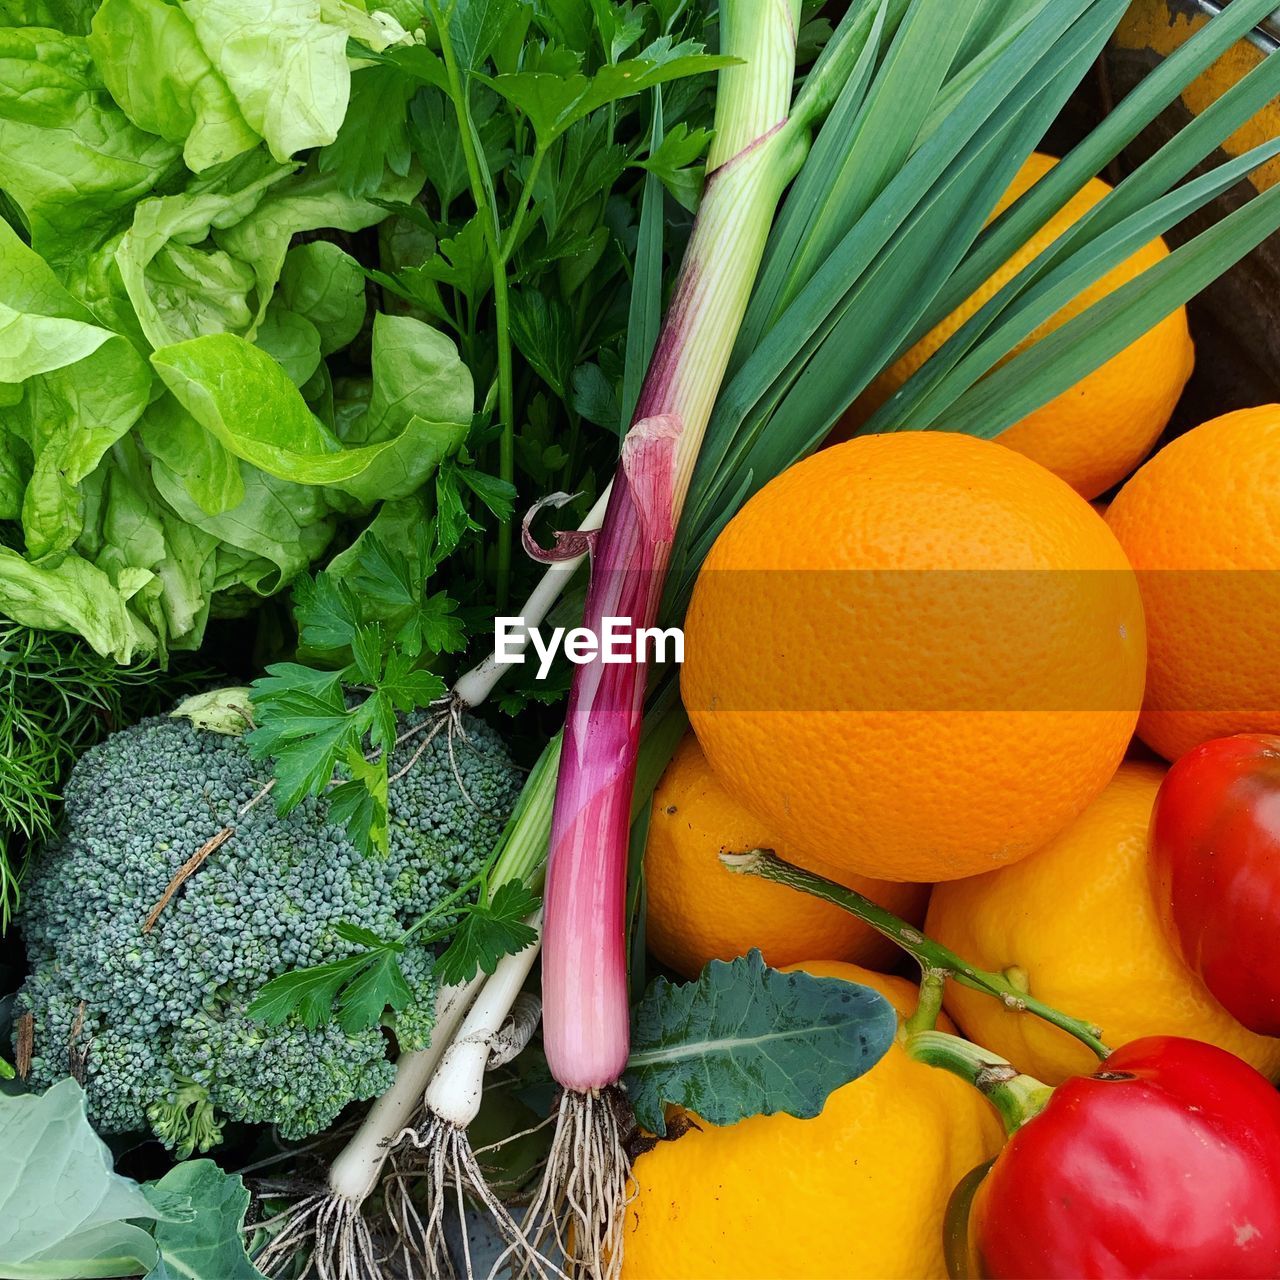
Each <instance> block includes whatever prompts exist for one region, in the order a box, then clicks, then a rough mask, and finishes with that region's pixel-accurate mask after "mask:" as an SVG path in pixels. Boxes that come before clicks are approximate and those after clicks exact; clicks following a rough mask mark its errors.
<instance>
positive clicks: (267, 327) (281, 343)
mask: <svg viewBox="0 0 1280 1280" xmlns="http://www.w3.org/2000/svg"><path fill="white" fill-rule="evenodd" d="M255 345H256V346H258V347H260V348H261V349H262V350H263V351H265V352H266V353H267V354H268V355H269V356H270V357H271V358H272V359H273V360H274V361H275V362H276V364H278V365H279V366H280V368H281V369H283V370H284V373H285V377H287V378H288V379H289V381H290V382H292V383H293V385H294V386H295V387H297V388H298V389H299V390H301V389H302V388H303V387H305V386H306V385H307V383H308V382H310V381H311V378H312V376H313V375H314V374H315V372H316V370H317V369H319V367H320V332H319V330H318V329H317V328H316V327H315V325H313V324H312V323H311V321H310V320H308V319H307V317H306V316H302V315H299V314H298V313H297V312H296V311H290V310H289V308H288V307H286V306H284V304H283V303H280V302H276V301H274V300H273V301H272V303H271V305H270V306H269V307H268V308H267V314H266V315H265V316H263V317H262V323H261V324H260V325H259V326H258V336H257V338H256V339H255ZM303 398H304V399H305V398H306V397H305V396H304V397H303Z"/></svg>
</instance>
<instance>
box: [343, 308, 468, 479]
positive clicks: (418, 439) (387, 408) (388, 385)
mask: <svg viewBox="0 0 1280 1280" xmlns="http://www.w3.org/2000/svg"><path fill="white" fill-rule="evenodd" d="M372 367H373V380H372V390H371V392H370V396H369V405H368V409H367V410H366V411H365V412H364V413H363V414H360V415H359V416H356V417H354V418H352V419H349V420H348V421H346V422H345V423H344V424H343V426H342V427H341V428H340V429H339V435H340V436H341V438H342V440H343V442H344V443H345V444H347V445H348V446H352V445H359V446H363V447H369V446H372V445H377V444H382V443H384V442H385V443H389V444H390V446H391V447H389V448H388V449H386V451H385V452H383V453H382V454H381V455H380V456H379V457H378V458H377V459H376V461H375V462H374V463H372V464H371V465H370V467H369V469H368V470H367V471H366V472H365V473H364V474H363V475H361V476H358V477H356V478H355V479H354V480H353V481H352V482H351V483H350V484H348V485H347V486H345V487H346V491H347V492H348V493H350V494H351V495H352V496H353V497H356V498H358V499H360V500H361V501H365V502H372V501H374V500H375V499H377V498H379V497H381V498H403V497H407V496H408V495H409V494H411V493H413V492H414V491H415V490H416V489H417V488H418V487H419V486H420V485H421V484H422V482H423V481H424V480H425V479H427V477H428V476H430V475H431V473H432V472H433V471H434V470H435V468H436V467H437V466H438V465H439V464H440V462H441V461H442V460H443V459H444V458H446V457H448V456H449V455H450V454H452V453H454V452H456V451H457V449H458V447H459V446H460V445H461V444H462V443H463V441H464V440H465V439H466V437H467V431H468V429H469V427H470V424H471V414H472V410H473V408H474V404H475V391H474V388H473V385H472V380H471V370H470V369H468V368H467V366H466V365H465V364H463V363H462V360H461V359H460V358H459V356H458V350H457V348H456V347H455V346H454V344H453V343H452V342H451V341H450V340H449V339H448V338H447V337H445V335H444V334H443V333H441V332H440V331H439V330H438V329H433V328H431V326H430V325H427V324H424V323H423V322H422V321H421V320H415V319H413V318H412V317H410V316H389V315H384V314H381V313H379V314H378V315H376V316H375V317H374V320H373V352H372Z"/></svg>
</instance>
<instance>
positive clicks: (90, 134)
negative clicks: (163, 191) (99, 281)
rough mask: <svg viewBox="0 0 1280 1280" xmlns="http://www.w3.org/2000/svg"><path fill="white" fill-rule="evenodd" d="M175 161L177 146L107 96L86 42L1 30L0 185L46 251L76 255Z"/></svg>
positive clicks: (111, 227)
mask: <svg viewBox="0 0 1280 1280" xmlns="http://www.w3.org/2000/svg"><path fill="white" fill-rule="evenodd" d="M178 167H179V161H178V149H177V148H176V147H175V146H174V145H173V144H172V143H171V142H167V141H166V140H165V139H163V138H158V137H156V136H155V135H153V134H149V133H144V132H143V131H142V130H140V129H138V128H136V127H135V126H134V125H133V124H132V123H130V121H129V119H128V117H127V116H126V115H125V114H124V112H123V111H121V110H120V109H119V107H117V106H116V104H115V103H114V102H113V101H112V99H111V96H110V95H109V94H108V93H107V91H106V88H105V87H104V86H103V83H102V80H101V77H100V76H99V74H98V71H97V68H96V67H95V66H94V63H93V59H92V58H91V57H90V56H89V51H88V49H87V47H86V44H85V41H84V40H83V39H81V38H79V37H77V36H69V35H64V34H62V33H60V32H58V31H54V30H51V29H48V28H40V27H31V28H22V27H0V188H3V189H4V190H5V192H6V193H7V194H8V195H9V197H10V198H11V199H12V200H13V201H14V202H16V203H17V204H18V205H19V206H20V207H21V209H22V212H23V215H24V217H25V218H26V221H27V224H28V226H29V227H30V230H31V239H32V244H33V246H34V247H35V249H36V251H37V252H38V253H40V254H41V255H42V256H43V257H45V258H46V259H48V260H49V261H50V262H51V263H53V264H54V265H58V264H60V263H62V262H66V261H68V260H71V259H74V258H77V257H79V256H82V255H83V254H84V253H86V252H87V251H89V250H90V249H92V248H93V247H95V246H96V245H98V244H100V243H101V242H102V241H103V240H105V239H106V238H107V237H108V236H110V235H111V234H112V233H113V232H114V231H115V230H117V229H118V227H119V225H120V224H121V222H122V221H124V220H125V219H126V218H127V216H128V210H129V208H130V207H131V206H132V205H133V204H134V203H135V202H136V201H137V200H139V199H140V198H141V197H142V196H144V195H146V194H147V193H148V192H150V191H152V190H153V189H154V188H156V187H157V186H160V185H162V184H163V183H164V182H165V181H166V180H167V179H168V178H169V177H170V176H171V175H172V174H173V173H175V172H177V169H178Z"/></svg>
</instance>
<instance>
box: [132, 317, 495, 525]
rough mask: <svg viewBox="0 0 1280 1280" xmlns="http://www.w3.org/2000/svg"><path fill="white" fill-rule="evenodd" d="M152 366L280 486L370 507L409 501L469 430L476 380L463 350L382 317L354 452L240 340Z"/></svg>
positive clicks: (201, 345)
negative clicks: (319, 490) (322, 489)
mask: <svg viewBox="0 0 1280 1280" xmlns="http://www.w3.org/2000/svg"><path fill="white" fill-rule="evenodd" d="M151 363H152V366H153V367H154V368H155V370H156V372H157V373H158V374H159V375H160V377H161V379H162V380H163V381H164V383H165V385H166V386H167V387H168V388H169V390H170V391H171V392H172V393H173V396H174V398H175V399H176V400H177V401H178V402H179V403H180V404H181V405H182V407H183V408H184V409H186V411H187V412H188V413H189V414H190V415H191V417H192V418H193V419H195V421H196V422H198V423H199V424H200V425H201V426H202V427H204V428H205V429H206V430H207V431H208V432H209V433H210V434H211V435H212V436H214V437H215V439H216V440H217V441H218V443H219V444H221V445H222V446H223V448H224V449H226V450H227V451H228V452H229V453H231V454H233V455H234V456H235V457H237V458H240V459H242V460H243V461H244V462H248V463H250V464H251V465H252V466H254V467H256V468H258V469H260V470H261V471H265V472H266V473H267V474H268V475H272V476H275V477H276V478H277V479H280V480H286V481H293V482H296V483H300V484H304V485H332V486H334V487H336V488H338V489H339V490H341V491H342V492H344V493H348V494H350V495H351V496H352V497H355V498H356V499H357V500H359V501H362V502H373V501H376V500H377V499H379V498H398V497H404V496H405V495H406V494H408V493H411V492H412V491H413V490H414V489H416V488H417V487H418V485H420V484H421V483H422V481H423V480H424V479H426V478H427V476H429V475H430V474H431V472H432V471H433V470H434V469H435V467H436V465H437V464H438V463H439V461H440V459H441V458H442V457H444V456H445V455H446V454H447V453H448V452H450V451H451V450H453V449H456V448H457V446H458V445H459V444H460V443H461V442H462V440H463V439H464V438H465V436H466V432H467V429H468V427H469V425H470V411H471V397H472V390H471V375H470V373H469V372H468V371H467V369H466V367H465V366H464V365H463V364H462V361H461V359H460V358H459V356H458V352H457V349H456V348H455V347H454V345H453V343H452V342H450V341H449V339H448V338H446V337H444V335H443V334H440V333H439V332H437V331H436V330H434V329H431V328H430V327H429V326H427V325H424V324H422V323H421V322H420V321H417V320H412V319H409V318H407V317H388V316H379V317H378V320H377V322H376V323H375V326H374V351H373V365H374V370H375V378H374V393H373V397H372V399H371V401H370V405H369V409H368V411H367V412H366V413H365V414H364V415H363V416H362V417H361V418H360V419H358V420H357V422H356V423H355V424H353V427H352V430H353V433H354V434H355V435H356V437H357V438H356V442H355V443H354V444H353V445H348V446H347V447H344V445H343V442H342V441H341V440H340V439H339V438H338V437H337V436H335V435H334V433H333V432H331V431H330V430H329V429H328V428H327V427H325V426H324V424H323V423H322V422H321V421H320V420H319V419H318V418H317V417H316V416H315V415H314V414H313V413H312V412H311V410H310V409H309V408H308V407H307V403H306V401H305V400H304V399H303V398H302V395H301V393H300V392H299V391H298V389H297V387H295V386H294V385H293V383H292V382H290V380H289V377H288V375H287V374H286V372H285V371H284V370H283V369H282V368H281V367H280V365H279V364H278V363H277V362H276V361H275V360H273V359H272V358H271V356H270V355H268V354H267V353H266V352H265V351H263V350H261V349H260V348H259V347H256V346H254V345H252V344H251V343H248V342H245V341H244V339H242V338H238V337H236V336H235V335H234V334H229V333H224V334H214V335H210V336H206V337H202V338H193V339H191V340H190V341H188V342H183V343H178V344H176V345H174V346H171V347H165V348H163V349H161V350H159V351H156V352H154V353H153V355H152V357H151ZM418 408H421V409H423V410H425V411H427V412H430V413H432V414H433V417H432V419H430V420H429V419H427V418H426V417H425V416H424V415H423V414H422V413H418V412H416V410H417V409H418ZM464 411H465V417H462V414H463V413H464ZM434 415H440V416H442V417H444V418H445V420H444V421H440V420H438V418H437V417H436V416H434ZM450 415H452V420H450Z"/></svg>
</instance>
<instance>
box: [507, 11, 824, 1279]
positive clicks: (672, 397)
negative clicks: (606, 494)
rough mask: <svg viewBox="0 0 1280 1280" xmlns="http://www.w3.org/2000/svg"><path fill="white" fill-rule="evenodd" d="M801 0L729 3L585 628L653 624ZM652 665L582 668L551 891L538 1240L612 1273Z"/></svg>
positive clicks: (775, 137)
mask: <svg viewBox="0 0 1280 1280" xmlns="http://www.w3.org/2000/svg"><path fill="white" fill-rule="evenodd" d="M799 11H800V4H799V0H723V2H722V4H721V6H720V23H721V52H722V53H726V54H729V55H732V56H735V57H737V58H739V59H741V60H742V61H741V63H740V64H737V65H734V66H731V67H728V68H726V69H724V70H722V71H721V72H720V81H719V87H718V95H717V102H716V116H715V139H714V142H713V143H712V147H711V152H710V154H709V156H708V161H707V171H708V178H707V186H706V189H705V193H704V196H703V200H702V204H701V206H700V208H699V211H698V215H697V219H696V222H695V224H694V230H693V235H692V237H691V239H690V242H689V246H688V250H687V252H686V255H685V259H684V263H683V265H682V267H681V271H680V276H679V279H678V281H677V284H676V288H675V292H674V295H673V297H672V301H671V305H670V308H669V310H668V313H667V316H666V318H665V320H664V323H663V327H662V331H661V333H660V334H659V338H658V343H657V347H656V349H655V352H654V356H653V361H652V363H651V365H650V367H649V371H648V374H647V376H646V379H645V383H644V387H643V389H642V391H641V395H640V400H639V404H638V405H637V408H636V414H635V420H634V422H633V425H632V426H631V428H630V430H629V431H628V433H627V436H626V438H625V440H624V442H623V447H622V460H621V465H620V467H619V470H618V472H617V474H616V475H615V478H614V484H613V490H612V493H611V494H610V498H609V503H608V508H607V511H606V514H605V519H604V524H603V526H602V528H601V530H600V532H599V534H598V535H597V537H596V540H595V545H594V551H593V564H592V576H591V581H590V585H589V587H588V590H587V600H586V607H585V614H584V625H585V626H587V627H588V628H590V629H592V630H593V631H595V632H596V633H597V634H599V633H600V631H601V630H602V629H603V623H604V620H605V619H606V618H627V619H629V620H630V621H631V624H632V628H633V630H634V629H635V628H639V627H647V626H650V625H652V623H653V621H654V619H655V616H656V613H657V609H658V605H659V602H660V597H661V593H662V586H663V582H664V578H665V573H666V568H667V562H668V558H669V556H670V552H671V544H672V540H673V538H674V535H675V528H676V524H677V522H678V519H679V514H680V510H681V507H682V506H683V502H684V497H685V494H686V491H687V489H688V485H689V481H690V478H691V475H692V472H693V466H694V463H695V461H696V459H697V454H698V449H699V447H700V445H701V441H702V436H703V433H704V431H705V429H706V425H707V422H708V419H709V418H710V414H711V409H712V406H713V404H714V402H715V399H716V396H717V394H718V393H719V389H720V384H721V381H722V379H723V376H724V371H725V368H726V366H727V364H728V361H729V356H730V352H731V349H732V347H733V343H734V341H735V339H736V336H737V332H738V329H739V327H740V325H741V322H742V317H743V314H744V313H745V310H746V306H747V302H748V299H749V297H750V293H751V289H752V286H753V284H754V281H755V276H756V273H757V271H758V269H759V266H760V261H761V258H762V256H763V253H764V248H765V243H766V240H767V238H768V234H769V230H770V226H771V223H772V219H773V215H774V212H775V211H776V208H777V204H778V201H779V199H780V198H781V195H782V192H783V190H784V189H785V187H786V185H787V183H788V182H789V181H790V179H791V178H792V177H793V176H794V175H795V172H796V170H797V169H798V166H799V163H800V161H801V160H802V159H803V156H804V154H805V150H806V136H805V133H804V130H803V128H800V129H793V128H788V127H787V126H788V111H789V108H790V105H791V92H792V83H793V80H794V76H795V42H796V29H797V23H798V18H799ZM645 676H646V672H645V667H644V664H643V663H642V662H640V661H634V662H629V663H610V664H605V663H603V662H599V661H597V662H595V663H593V664H590V665H587V666H580V667H578V668H577V669H576V671H575V676H574V680H573V684H572V687H571V690H570V694H569V703H568V708H567V713H566V722H565V730H564V743H563V751H562V759H561V765H560V773H559V780H558V784H557V790H556V799H555V808H554V811H553V816H552V828H551V845H550V853H549V860H548V867H547V885H546V891H545V897H544V906H545V911H546V927H545V930H544V937H543V962H542V991H543V1018H544V1027H543V1039H544V1045H545V1048H546V1054H547V1061H548V1063H549V1065H550V1067H551V1070H552V1073H553V1074H554V1076H555V1078H556V1080H557V1081H558V1082H559V1083H560V1084H561V1085H562V1086H563V1088H564V1095H563V1098H562V1102H561V1107H560V1113H559V1117H558V1127H557V1134H556V1138H555V1141H554V1142H553V1146H552V1152H551V1156H550V1159H549V1161H548V1165H547V1172H546V1176H545V1178H544V1181H543V1185H542V1187H541V1189H540V1191H539V1195H538V1197H537V1199H536V1200H535V1203H534V1205H533V1207H532V1209H531V1212H530V1229H531V1231H532V1232H533V1238H534V1240H535V1241H538V1242H546V1241H548V1240H549V1239H550V1238H552V1237H554V1238H555V1239H556V1240H557V1241H558V1242H559V1244H560V1247H561V1249H562V1250H563V1252H564V1254H565V1259H566V1266H567V1267H568V1269H569V1270H570V1271H578V1272H585V1273H586V1274H589V1275H592V1276H596V1277H599V1276H605V1275H615V1274H616V1273H617V1271H618V1269H619V1268H620V1266H621V1258H622V1248H621V1237H620V1234H619V1228H620V1225H621V1216H622V1209H623V1206H624V1205H625V1201H626V1178H627V1161H626V1156H625V1153H624V1151H623V1148H622V1140H623V1138H624V1136H625V1120H623V1119H621V1118H620V1117H621V1116H622V1115H623V1114H624V1112H625V1107H624V1106H620V1105H619V1104H618V1101H617V1099H616V1098H615V1097H614V1096H613V1094H612V1092H611V1091H612V1090H613V1088H614V1086H615V1085H616V1084H617V1081H618V1079H619V1077H620V1076H621V1074H622V1071H623V1068H624V1067H625V1065H626V1061H627V1055H628V1051H629V1044H630V1035H629V1008H628V998H627V973H626V956H625V936H624V934H625V930H624V897H625V889H626V884H625V881H626V867H627V844H628V833H629V828H630V816H631V796H632V789H633V785H634V781H635V772H636V759H637V748H638V744H639V736H640V726H641V720H642V713H643V705H644V695H645Z"/></svg>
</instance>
